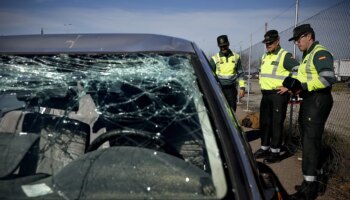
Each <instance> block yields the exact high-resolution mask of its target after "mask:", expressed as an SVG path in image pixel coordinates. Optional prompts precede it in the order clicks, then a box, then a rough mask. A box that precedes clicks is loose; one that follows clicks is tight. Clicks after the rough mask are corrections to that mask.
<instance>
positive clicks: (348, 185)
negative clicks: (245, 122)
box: [236, 79, 350, 200]
mask: <svg viewBox="0 0 350 200" xmlns="http://www.w3.org/2000/svg"><path fill="white" fill-rule="evenodd" d="M249 90H250V91H249V95H246V96H245V97H244V98H242V99H241V100H240V101H239V103H238V106H237V111H236V117H237V118H238V119H239V120H241V119H243V118H244V117H245V116H246V115H247V114H250V113H253V112H258V111H259V107H260V100H261V93H260V88H259V84H258V80H256V79H252V80H251V87H250V88H249ZM333 91H334V92H333ZM333 91H332V94H333V98H334V105H333V110H332V113H331V115H330V116H329V119H328V121H327V124H326V132H328V134H325V135H326V137H327V138H326V139H327V140H328V141H327V142H329V141H330V140H335V141H337V142H333V143H332V145H331V146H332V147H331V148H334V149H337V150H336V151H335V152H336V153H337V154H338V160H336V161H332V165H337V166H335V167H334V169H335V170H334V171H333V172H332V174H331V176H330V179H329V181H328V184H327V190H326V192H325V194H324V195H322V196H319V197H318V198H317V199H318V200H342V199H350V179H349V178H350V175H349V174H350V173H349V171H348V168H349V167H350V159H349V157H350V156H349V154H350V153H349V145H350V142H349V143H348V141H350V140H349V135H348V134H347V133H349V132H350V131H349V130H350V129H349V123H348V119H347V118H348V117H345V116H348V114H345V115H344V113H349V112H350V105H349V103H348V99H349V98H350V92H349V91H350V89H349V88H345V89H344V91H345V92H344V91H343V90H339V89H335V90H334V89H333ZM247 102H248V103H247ZM293 109H294V110H293V111H294V112H292V113H293V114H292V115H290V113H287V118H286V121H288V123H286V127H285V132H287V131H288V129H290V128H291V127H290V125H291V124H289V119H290V117H292V123H293V124H292V125H293V126H297V122H296V118H297V112H298V105H294V107H293ZM289 111H290V105H289ZM339 126H341V128H342V129H339V128H338V127H339ZM335 127H337V128H335ZM243 130H244V131H250V130H252V129H251V128H246V127H243ZM342 135H346V136H345V137H343V136H342ZM339 137H341V138H343V139H341V140H339ZM330 138H331V139H330ZM344 138H345V139H344ZM339 141H340V142H339ZM335 143H336V144H335ZM250 145H251V147H252V150H253V152H255V151H256V150H257V149H258V148H259V147H260V139H256V140H254V141H251V142H250ZM300 155H301V150H298V151H297V153H296V154H294V155H293V156H291V157H289V158H287V159H284V160H283V161H281V162H279V163H274V164H269V166H270V167H271V168H272V169H273V170H274V172H275V173H276V174H277V176H278V177H279V179H280V181H281V183H282V185H283V186H284V187H285V189H286V190H287V192H288V193H289V194H293V193H295V192H296V191H295V189H294V186H295V185H297V184H300V183H301V182H302V181H303V176H302V172H301V163H302V161H301V160H300V157H301V156H300ZM339 155H340V156H339ZM298 157H299V159H298ZM333 163H334V164H333Z"/></svg>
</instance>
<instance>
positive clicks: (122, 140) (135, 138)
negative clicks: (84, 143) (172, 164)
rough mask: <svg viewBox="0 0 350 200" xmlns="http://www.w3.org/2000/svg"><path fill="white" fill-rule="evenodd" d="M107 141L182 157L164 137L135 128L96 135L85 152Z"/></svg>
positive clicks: (112, 143)
mask: <svg viewBox="0 0 350 200" xmlns="http://www.w3.org/2000/svg"><path fill="white" fill-rule="evenodd" d="M107 141H109V142H110V144H111V145H112V146H139V147H140V146H141V147H145V148H150V149H154V150H157V151H162V152H165V153H168V154H171V155H173V156H176V157H178V158H181V159H184V158H183V156H182V155H181V154H179V153H178V151H177V150H176V149H175V148H173V147H172V145H170V144H168V143H167V142H166V141H165V140H164V137H162V136H161V135H157V134H154V133H151V132H147V131H143V130H136V129H115V130H111V131H108V132H105V133H103V134H101V135H100V136H98V137H97V138H96V139H95V140H94V141H93V142H92V143H91V144H90V145H89V147H88V148H87V150H86V152H91V151H94V150H96V149H98V148H99V147H100V146H101V145H102V144H103V143H105V142H107Z"/></svg>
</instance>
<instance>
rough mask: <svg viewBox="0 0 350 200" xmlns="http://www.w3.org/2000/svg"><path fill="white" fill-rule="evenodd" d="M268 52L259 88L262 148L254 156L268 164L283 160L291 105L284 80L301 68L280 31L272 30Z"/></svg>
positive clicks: (263, 60)
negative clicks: (284, 133)
mask: <svg viewBox="0 0 350 200" xmlns="http://www.w3.org/2000/svg"><path fill="white" fill-rule="evenodd" d="M262 42H263V43H265V45H266V50H267V52H266V53H265V54H264V55H263V56H262V62H261V69H260V74H259V84H260V88H261V93H262V99H261V103H260V130H261V132H262V136H261V147H260V149H259V150H257V151H256V152H255V153H254V155H255V157H256V158H264V159H265V160H264V161H265V162H268V163H275V162H279V161H280V160H281V153H282V152H281V146H282V141H283V123H284V120H285V118H286V112H287V106H288V101H289V93H288V92H287V91H288V89H287V88H284V87H283V86H282V83H283V80H284V79H285V78H286V77H288V76H290V75H291V71H292V70H293V69H296V70H297V67H298V65H299V63H298V61H296V60H295V59H294V58H293V56H292V54H291V53H289V52H287V51H286V50H284V49H283V48H281V46H280V38H279V35H278V32H277V31H276V30H269V31H267V32H266V34H265V35H264V40H263V41H262Z"/></svg>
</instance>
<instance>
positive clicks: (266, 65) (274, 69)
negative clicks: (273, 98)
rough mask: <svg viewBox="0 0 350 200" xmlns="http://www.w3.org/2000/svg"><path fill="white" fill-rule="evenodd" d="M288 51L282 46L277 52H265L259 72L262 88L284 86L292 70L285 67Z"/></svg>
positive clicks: (271, 88) (268, 88) (269, 88)
mask: <svg viewBox="0 0 350 200" xmlns="http://www.w3.org/2000/svg"><path fill="white" fill-rule="evenodd" d="M287 53H288V52H287V51H286V50H284V49H282V48H280V50H279V51H278V53H277V54H273V53H271V54H264V55H263V56H262V64H261V69H260V74H259V83H260V87H261V89H262V90H274V89H276V88H277V87H279V86H282V83H283V81H284V79H285V78H286V77H287V76H289V74H290V71H288V70H286V69H285V68H284V67H283V63H284V58H285V56H286V54H287Z"/></svg>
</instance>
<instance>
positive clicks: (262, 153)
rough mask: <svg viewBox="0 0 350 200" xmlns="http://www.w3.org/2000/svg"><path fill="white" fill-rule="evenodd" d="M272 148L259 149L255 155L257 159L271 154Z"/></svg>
mask: <svg viewBox="0 0 350 200" xmlns="http://www.w3.org/2000/svg"><path fill="white" fill-rule="evenodd" d="M270 153H271V152H270V150H263V149H258V150H257V151H256V152H255V153H254V156H255V158H256V159H259V158H266V157H268V156H269V155H270Z"/></svg>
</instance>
